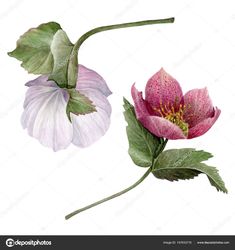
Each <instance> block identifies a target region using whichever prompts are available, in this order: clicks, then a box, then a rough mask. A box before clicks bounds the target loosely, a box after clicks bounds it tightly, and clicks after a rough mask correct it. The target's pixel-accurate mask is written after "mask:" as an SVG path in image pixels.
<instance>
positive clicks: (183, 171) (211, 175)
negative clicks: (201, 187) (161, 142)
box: [152, 148, 227, 193]
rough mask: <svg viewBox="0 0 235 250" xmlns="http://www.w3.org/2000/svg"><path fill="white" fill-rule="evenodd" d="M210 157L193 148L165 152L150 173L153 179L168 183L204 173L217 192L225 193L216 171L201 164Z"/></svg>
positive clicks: (225, 190)
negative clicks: (167, 181)
mask: <svg viewBox="0 0 235 250" xmlns="http://www.w3.org/2000/svg"><path fill="white" fill-rule="evenodd" d="M211 157H212V154H210V153H208V152H205V151H202V150H201V151H196V150H195V149H193V148H183V149H170V150H166V151H164V152H162V153H161V154H160V155H159V156H158V158H157V160H156V161H155V163H154V166H153V171H152V172H153V175H154V176H155V177H157V178H159V179H166V180H169V181H177V180H179V179H181V180H185V179H192V178H194V177H195V176H198V175H199V174H201V173H204V174H206V175H207V177H208V179H209V181H210V183H211V185H212V186H214V187H216V189H217V190H218V191H222V192H224V193H227V189H226V187H225V185H224V182H223V180H222V179H221V177H220V176H219V174H218V170H217V169H216V168H215V167H211V166H208V165H206V164H205V163H202V161H205V160H208V159H209V158H211Z"/></svg>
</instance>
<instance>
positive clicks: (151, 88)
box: [145, 68, 183, 110]
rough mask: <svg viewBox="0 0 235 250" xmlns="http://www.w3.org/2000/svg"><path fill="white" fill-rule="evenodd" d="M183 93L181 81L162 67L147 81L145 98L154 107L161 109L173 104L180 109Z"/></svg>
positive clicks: (176, 108)
mask: <svg viewBox="0 0 235 250" xmlns="http://www.w3.org/2000/svg"><path fill="white" fill-rule="evenodd" d="M182 97H183V93H182V89H181V87H180V85H179V83H178V82H177V81H176V80H175V79H174V78H173V77H172V76H170V75H169V74H167V73H166V71H165V70H164V69H163V68H161V69H160V71H158V72H157V73H156V74H155V75H153V76H152V77H151V78H150V79H149V80H148V82H147V85H146V88H145V100H146V101H147V102H148V103H149V104H150V105H151V107H152V108H156V109H159V108H160V106H161V103H162V105H163V106H165V105H166V106H170V107H171V106H173V107H174V109H175V110H178V108H179V105H180V102H181V101H182Z"/></svg>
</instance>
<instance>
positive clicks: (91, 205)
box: [65, 139, 168, 220]
mask: <svg viewBox="0 0 235 250" xmlns="http://www.w3.org/2000/svg"><path fill="white" fill-rule="evenodd" d="M167 141H168V140H167V139H165V140H164V141H163V143H162V144H161V145H160V146H159V147H158V148H156V150H155V154H154V155H153V159H152V164H151V166H150V167H149V169H148V170H147V171H146V172H145V174H144V175H143V176H142V177H141V178H140V179H139V180H138V181H137V182H135V183H134V184H132V185H131V186H129V187H128V188H126V189H123V190H122V191H120V192H118V193H115V194H113V195H110V196H108V197H106V198H104V199H102V200H99V201H96V202H94V203H92V204H90V205H88V206H85V207H83V208H80V209H78V210H75V211H74V212H72V213H70V214H68V215H66V216H65V219H66V220H68V219H70V218H71V217H73V216H74V215H76V214H79V213H81V212H83V211H85V210H87V209H90V208H92V207H95V206H97V205H100V204H101V203H104V202H106V201H109V200H112V199H114V198H116V197H118V196H120V195H122V194H125V193H127V192H128V191H130V190H131V189H133V188H135V187H136V186H138V185H139V184H140V183H141V182H143V180H144V179H145V178H146V177H147V176H148V175H149V174H150V173H151V172H152V168H153V165H154V160H155V159H156V157H157V156H158V155H159V154H160V153H161V152H162V151H163V150H164V148H165V146H166V144H167Z"/></svg>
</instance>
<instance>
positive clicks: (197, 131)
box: [188, 108, 221, 139]
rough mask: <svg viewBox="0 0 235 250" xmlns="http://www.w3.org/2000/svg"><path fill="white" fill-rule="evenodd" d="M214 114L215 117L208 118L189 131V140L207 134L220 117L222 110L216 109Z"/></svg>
mask: <svg viewBox="0 0 235 250" xmlns="http://www.w3.org/2000/svg"><path fill="white" fill-rule="evenodd" d="M213 112H214V114H213V117H210V118H206V119H205V120H203V121H201V122H200V123H198V124H197V125H196V126H194V127H192V128H190V129H189V134H188V139H192V138H195V137H198V136H201V135H203V134H205V133H206V132H207V131H208V130H209V129H210V128H211V127H212V126H213V124H214V123H215V122H216V120H217V119H218V117H219V116H220V113H221V110H220V109H218V108H215V110H214V111H213Z"/></svg>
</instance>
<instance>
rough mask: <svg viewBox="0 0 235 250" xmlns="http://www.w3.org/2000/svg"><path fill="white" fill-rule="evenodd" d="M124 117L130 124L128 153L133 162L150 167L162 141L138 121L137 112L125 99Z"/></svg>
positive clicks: (128, 127) (127, 128)
mask: <svg viewBox="0 0 235 250" xmlns="http://www.w3.org/2000/svg"><path fill="white" fill-rule="evenodd" d="M123 101H124V105H123V106H124V109H125V111H124V116H125V120H126V122H127V124H128V126H127V127H126V132H127V137H128V141H129V150H128V153H129V155H130V157H131V159H132V161H133V162H134V163H135V164H136V165H138V166H140V167H149V166H151V164H152V159H153V156H154V153H155V150H156V149H157V148H158V147H159V146H160V139H159V138H157V137H156V136H154V135H152V134H151V133H150V132H149V131H148V130H147V129H145V128H144V127H143V126H142V124H141V123H140V122H139V121H138V120H137V119H136V115H135V110H134V107H133V105H131V104H130V103H129V102H128V101H127V100H126V99H125V98H123Z"/></svg>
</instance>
